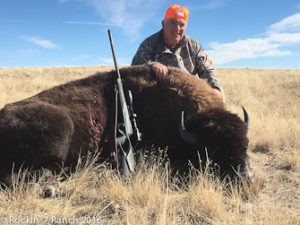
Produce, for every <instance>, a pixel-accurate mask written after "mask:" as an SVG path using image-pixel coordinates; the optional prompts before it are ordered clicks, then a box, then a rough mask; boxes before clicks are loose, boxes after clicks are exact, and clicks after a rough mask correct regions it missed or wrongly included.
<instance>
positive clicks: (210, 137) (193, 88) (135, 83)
mask: <svg viewBox="0 0 300 225" xmlns="http://www.w3.org/2000/svg"><path fill="white" fill-rule="evenodd" d="M169 71H170V72H169V76H168V77H167V79H166V80H164V81H158V80H157V79H156V77H155V75H154V73H153V71H152V70H151V68H150V67H148V66H134V67H126V68H122V69H121V71H120V73H121V76H122V80H123V85H124V88H125V90H129V89H130V90H131V91H132V93H133V96H134V109H135V112H136V113H137V115H138V118H137V119H138V120H137V124H138V127H139V129H140V130H141V132H142V133H143V143H142V144H149V143H151V144H154V145H156V146H168V149H169V150H168V153H169V154H170V156H171V157H173V158H174V159H176V158H184V157H185V158H186V159H189V160H192V161H193V160H194V161H195V159H198V157H197V152H199V154H200V156H201V158H202V157H203V158H205V154H206V153H205V152H204V151H205V149H207V153H208V156H209V157H210V159H211V160H213V161H214V162H216V163H218V164H219V166H220V169H221V171H223V172H224V173H231V174H232V173H233V171H234V170H236V171H237V170H240V171H241V172H243V173H246V172H247V170H248V156H247V145H248V139H247V126H246V124H245V123H244V122H243V121H242V120H241V119H240V118H239V117H238V116H237V115H235V114H232V113H230V112H229V111H227V110H226V109H225V108H224V105H223V103H222V102H221V101H220V100H219V99H218V97H217V96H216V95H215V94H214V92H213V90H212V88H211V87H210V86H209V85H208V84H207V82H206V81H205V80H201V79H199V78H198V77H195V76H191V75H189V74H186V73H185V72H183V71H181V70H179V69H176V68H169ZM114 77H115V72H114V71H111V72H105V73H97V74H95V75H93V76H90V77H87V78H84V79H81V80H77V81H73V82H69V83H66V84H64V85H60V86H57V87H54V88H51V89H49V90H45V91H43V92H41V93H39V94H37V95H35V96H33V97H31V98H28V99H25V100H22V101H19V102H15V103H12V104H8V105H6V106H5V107H4V108H3V109H2V110H1V111H0V151H1V158H0V171H1V173H0V176H1V178H4V177H5V176H6V175H7V174H8V173H10V172H11V168H12V165H13V164H14V166H15V168H16V169H17V168H19V167H20V166H21V165H23V166H24V167H31V168H34V169H38V168H41V167H45V168H47V167H51V166H53V165H55V164H57V163H59V164H61V163H64V164H65V165H71V164H76V162H77V159H78V157H79V154H82V155H86V154H87V153H88V152H95V151H97V150H98V149H101V148H102V144H103V135H104V134H105V132H106V131H107V127H108V124H109V123H110V115H111V114H112V112H111V108H112V107H111V104H113V103H112V99H113V90H114ZM181 111H184V112H185V115H186V119H185V125H186V128H187V130H188V131H190V132H193V133H194V134H196V139H197V142H196V143H194V144H189V143H186V142H185V141H183V140H182V139H181V138H180V135H179V131H178V127H179V124H180V115H181ZM104 155H105V154H104Z"/></svg>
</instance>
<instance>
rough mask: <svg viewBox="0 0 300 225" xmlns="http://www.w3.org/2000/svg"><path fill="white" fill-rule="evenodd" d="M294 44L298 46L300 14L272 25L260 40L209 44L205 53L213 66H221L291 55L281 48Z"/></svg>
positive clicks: (252, 39) (250, 39) (251, 39)
mask: <svg viewBox="0 0 300 225" xmlns="http://www.w3.org/2000/svg"><path fill="white" fill-rule="evenodd" d="M296 44H300V13H298V14H295V15H292V16H289V17H286V18H284V19H283V20H281V21H279V22H277V23H274V24H272V25H271V26H270V27H269V29H268V30H267V31H266V32H265V33H264V34H263V37H262V38H248V39H245V40H237V41H234V42H230V43H218V42H214V43H210V47H211V49H210V50H208V51H207V52H208V54H209V55H210V56H211V57H212V58H213V61H214V63H215V64H218V65H222V64H226V63H229V62H232V61H235V60H239V59H250V58H257V57H264V56H283V55H291V54H293V53H292V52H291V51H287V50H282V47H284V46H290V45H296Z"/></svg>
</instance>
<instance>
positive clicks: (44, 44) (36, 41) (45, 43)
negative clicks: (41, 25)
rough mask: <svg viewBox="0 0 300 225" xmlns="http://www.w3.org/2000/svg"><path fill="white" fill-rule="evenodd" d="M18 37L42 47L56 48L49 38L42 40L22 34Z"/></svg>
mask: <svg viewBox="0 0 300 225" xmlns="http://www.w3.org/2000/svg"><path fill="white" fill-rule="evenodd" d="M20 38H21V39H22V40H24V41H27V42H30V43H33V44H35V45H38V46H40V47H43V48H48V49H55V48H58V46H57V45H56V44H54V43H53V42H51V41H49V40H43V39H41V38H39V37H32V36H27V35H22V36H21V37H20Z"/></svg>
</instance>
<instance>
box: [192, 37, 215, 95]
mask: <svg viewBox="0 0 300 225" xmlns="http://www.w3.org/2000/svg"><path fill="white" fill-rule="evenodd" d="M197 45H198V46H197V49H198V50H197V53H196V72H197V73H198V76H199V77H200V78H204V79H207V81H208V83H209V84H210V85H211V86H212V87H213V88H217V89H219V90H221V85H220V81H219V78H218V75H217V72H216V69H215V67H214V64H213V62H212V60H211V58H210V57H209V56H208V55H207V52H206V51H205V50H204V48H203V47H202V46H201V45H200V44H199V43H198V44H197Z"/></svg>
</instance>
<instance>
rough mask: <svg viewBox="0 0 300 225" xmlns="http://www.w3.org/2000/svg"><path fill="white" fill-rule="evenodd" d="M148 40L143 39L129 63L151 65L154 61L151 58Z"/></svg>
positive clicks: (151, 47)
mask: <svg viewBox="0 0 300 225" xmlns="http://www.w3.org/2000/svg"><path fill="white" fill-rule="evenodd" d="M148 42H149V41H144V42H142V44H141V45H140V46H139V48H138V50H137V52H136V53H135V55H134V57H133V59H132V62H131V65H143V64H146V65H150V66H152V65H153V64H154V63H155V62H154V60H153V53H152V49H153V46H151V43H148Z"/></svg>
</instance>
